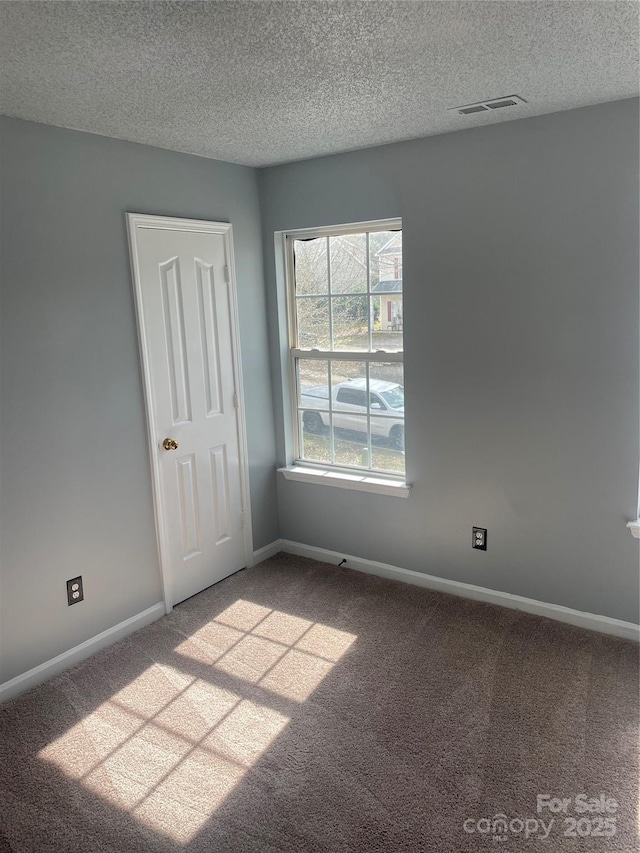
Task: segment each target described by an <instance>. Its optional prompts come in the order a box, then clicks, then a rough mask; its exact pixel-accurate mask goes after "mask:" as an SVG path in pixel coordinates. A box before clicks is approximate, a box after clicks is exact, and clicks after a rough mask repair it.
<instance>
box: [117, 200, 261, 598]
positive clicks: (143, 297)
mask: <svg viewBox="0 0 640 853" xmlns="http://www.w3.org/2000/svg"><path fill="white" fill-rule="evenodd" d="M154 219H155V218H154V217H135V216H131V215H130V235H131V250H132V259H133V266H134V278H135V281H136V297H137V302H138V318H139V326H140V333H141V344H142V351H143V366H144V370H145V388H146V391H147V408H148V418H149V431H150V436H151V444H152V448H151V450H152V462H153V467H154V476H155V487H156V491H157V492H158V494H157V495H156V506H157V515H158V528H159V538H160V546H161V555H162V562H163V572H164V575H165V581H166V583H165V587H166V589H165V592H166V594H167V597H168V599H169V600H170V603H171V605H173V604H175V603H177V602H179V601H182V600H184V599H185V598H188V597H189V596H191V595H194V594H195V593H197V592H199V591H200V590H202V589H204V588H205V587H207V586H210V585H211V584H212V583H215V582H216V581H218V580H220V579H222V578H223V577H226V576H227V575H229V574H231V573H232V572H235V571H237V570H238V569H240V568H242V567H243V566H245V565H246V564H247V559H246V546H245V530H244V519H245V516H246V513H245V507H244V502H245V501H244V496H245V494H246V488H245V487H244V482H245V481H244V476H245V470H246V460H245V459H244V458H243V455H242V454H241V443H240V423H239V411H238V399H239V393H240V389H239V388H238V371H237V363H236V362H237V349H236V341H235V339H234V334H233V330H234V328H235V319H236V318H235V316H234V313H233V312H234V307H233V306H234V305H235V300H233V299H232V298H231V291H230V287H231V278H230V276H229V275H228V268H229V264H230V258H229V257H228V254H229V251H230V249H229V243H228V241H227V238H226V235H225V233H207V232H206V231H202V230H197V229H196V230H190V229H189V227H188V226H189V223H188V221H184V226H183V227H181V228H179V229H176V228H175V227H172V228H166V227H162V220H163V218H162V217H158V218H157V219H158V225H157V226H156V225H154V222H153V221H154ZM137 220H143V222H144V224H140V222H139V221H137ZM171 222H173V223H178V222H180V221H179V220H171ZM207 224H208V223H200V225H201V226H203V225H207ZM211 225H212V226H215V225H216V223H211ZM224 227H225V228H227V229H228V228H229V226H224ZM167 438H168V439H172V440H173V441H175V442H177V445H178V446H177V448H176V449H165V448H164V447H163V442H164V440H165V439H167ZM243 466H245V467H244V468H243ZM167 588H168V592H167Z"/></svg>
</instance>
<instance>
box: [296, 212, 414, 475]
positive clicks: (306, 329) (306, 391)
mask: <svg viewBox="0 0 640 853" xmlns="http://www.w3.org/2000/svg"><path fill="white" fill-rule="evenodd" d="M401 228H402V226H401V223H400V221H398V220H394V221H392V222H389V221H386V222H380V223H367V224H366V225H360V226H358V225H354V226H345V227H342V228H327V229H321V230H314V231H295V232H290V233H288V234H287V235H286V237H285V240H286V253H287V272H288V311H289V329H290V339H291V340H290V343H291V348H290V367H291V378H292V401H293V405H292V419H293V424H294V443H295V447H294V456H295V460H296V462H297V463H298V462H304V463H305V464H308V463H311V464H312V465H314V466H318V467H322V468H325V469H326V468H337V469H347V470H352V469H355V470H356V471H360V472H363V471H364V472H376V474H383V475H387V477H389V478H396V479H402V480H404V475H405V460H404V374H403V355H402V350H403V341H402V335H403V332H402V326H403V324H402V230H401Z"/></svg>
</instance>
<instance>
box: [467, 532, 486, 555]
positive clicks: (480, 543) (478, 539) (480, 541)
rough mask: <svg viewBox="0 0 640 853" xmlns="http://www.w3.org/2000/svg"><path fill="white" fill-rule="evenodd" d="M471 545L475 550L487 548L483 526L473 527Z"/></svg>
mask: <svg viewBox="0 0 640 853" xmlns="http://www.w3.org/2000/svg"><path fill="white" fill-rule="evenodd" d="M471 547H472V548H475V549H476V551H486V550H487V530H486V528H485V527H474V528H473V540H472V542H471Z"/></svg>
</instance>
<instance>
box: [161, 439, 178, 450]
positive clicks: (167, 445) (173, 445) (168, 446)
mask: <svg viewBox="0 0 640 853" xmlns="http://www.w3.org/2000/svg"><path fill="white" fill-rule="evenodd" d="M162 446H163V447H164V449H165V450H177V449H178V442H177V441H176V440H175V438H165V440H164V441H163V442H162Z"/></svg>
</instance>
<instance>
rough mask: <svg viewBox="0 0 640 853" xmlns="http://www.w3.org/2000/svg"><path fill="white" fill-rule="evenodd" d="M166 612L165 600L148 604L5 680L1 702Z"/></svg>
mask: <svg viewBox="0 0 640 853" xmlns="http://www.w3.org/2000/svg"><path fill="white" fill-rule="evenodd" d="M165 613H166V609H165V606H164V604H163V603H162V602H159V603H158V604H154V605H153V607H148V608H147V609H146V610H143V611H142V612H141V613H137V614H136V615H135V616H131V617H130V618H129V619H125V620H124V622H119V623H118V624H117V625H114V626H113V628H107V630H106V631H102V632H101V633H100V634H96V636H95V637H91V639H89V640H85V641H84V643H80V645H78V646H74V647H73V648H72V649H69V650H68V651H66V652H63V653H62V654H61V655H58V656H57V657H55V658H51V660H48V661H45V662H44V663H41V664H40V665H39V666H35V667H34V668H33V669H30V670H28V671H27V672H23V673H22V675H17V676H16V677H15V678H12V679H11V681H5V683H4V684H0V703H1V702H6V701H7V700H8V699H12V698H13V697H14V696H17V695H18V694H19V693H24V691H25V690H29V689H30V688H32V687H35V686H36V685H37V684H41V683H42V682H43V681H47V679H49V678H52V677H53V676H54V675H58V673H60V672H63V671H64V670H65V669H69V667H71V666H75V664H77V663H80V662H81V661H83V660H85V658H88V657H90V656H91V655H93V654H95V652H98V651H100V649H104V648H106V647H107V646H110V645H112V643H115V642H117V641H118V640H121V639H122V638H123V637H126V636H127V635H128V634H133V632H134V631H138V630H139V629H140V628H144V627H145V625H150V624H151V623H152V622H155V621H156V619H159V618H160V617H161V616H164V615H165Z"/></svg>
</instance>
